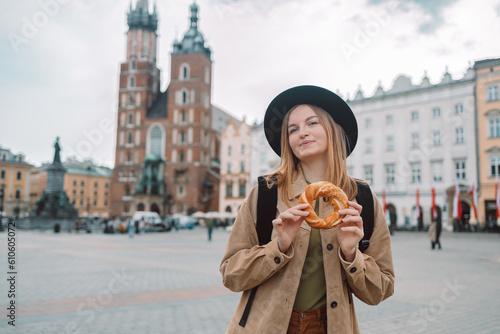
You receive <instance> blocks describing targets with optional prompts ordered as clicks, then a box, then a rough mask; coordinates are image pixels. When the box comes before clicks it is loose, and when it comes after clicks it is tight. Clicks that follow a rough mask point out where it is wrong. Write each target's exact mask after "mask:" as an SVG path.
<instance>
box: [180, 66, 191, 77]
mask: <svg viewBox="0 0 500 334" xmlns="http://www.w3.org/2000/svg"><path fill="white" fill-rule="evenodd" d="M179 78H180V79H181V80H186V79H189V65H188V64H182V65H181V66H180V68H179Z"/></svg>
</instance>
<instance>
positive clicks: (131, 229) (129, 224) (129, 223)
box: [127, 218, 135, 239]
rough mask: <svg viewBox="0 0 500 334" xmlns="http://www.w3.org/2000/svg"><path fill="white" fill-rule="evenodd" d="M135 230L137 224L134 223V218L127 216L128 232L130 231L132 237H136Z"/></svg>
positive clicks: (129, 234)
mask: <svg viewBox="0 0 500 334" xmlns="http://www.w3.org/2000/svg"><path fill="white" fill-rule="evenodd" d="M134 230H135V226H134V224H132V219H131V218H127V232H128V237H129V238H130V239H132V238H133V237H134Z"/></svg>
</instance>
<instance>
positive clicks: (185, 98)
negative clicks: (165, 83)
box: [182, 90, 188, 104]
mask: <svg viewBox="0 0 500 334" xmlns="http://www.w3.org/2000/svg"><path fill="white" fill-rule="evenodd" d="M187 102H188V93H187V92H186V91H185V90H183V91H182V104H187Z"/></svg>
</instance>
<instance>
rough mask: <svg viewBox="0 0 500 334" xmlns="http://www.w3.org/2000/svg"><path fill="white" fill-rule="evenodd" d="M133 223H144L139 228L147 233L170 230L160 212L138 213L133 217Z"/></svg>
mask: <svg viewBox="0 0 500 334" xmlns="http://www.w3.org/2000/svg"><path fill="white" fill-rule="evenodd" d="M132 222H134V223H135V222H139V224H141V222H144V224H143V225H139V228H140V229H141V231H145V232H154V231H158V232H161V231H167V230H168V229H167V226H165V224H164V223H163V220H162V219H161V217H160V215H159V214H158V212H154V211H136V212H135V213H134V215H133V216H132Z"/></svg>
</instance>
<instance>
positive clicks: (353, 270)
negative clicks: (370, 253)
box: [350, 267, 358, 274]
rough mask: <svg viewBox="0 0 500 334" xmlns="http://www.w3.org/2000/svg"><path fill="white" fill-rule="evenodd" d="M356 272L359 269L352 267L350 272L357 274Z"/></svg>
mask: <svg viewBox="0 0 500 334" xmlns="http://www.w3.org/2000/svg"><path fill="white" fill-rule="evenodd" d="M356 270H358V269H356V267H352V268H351V270H350V272H351V273H352V274H354V273H355V272H356Z"/></svg>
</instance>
